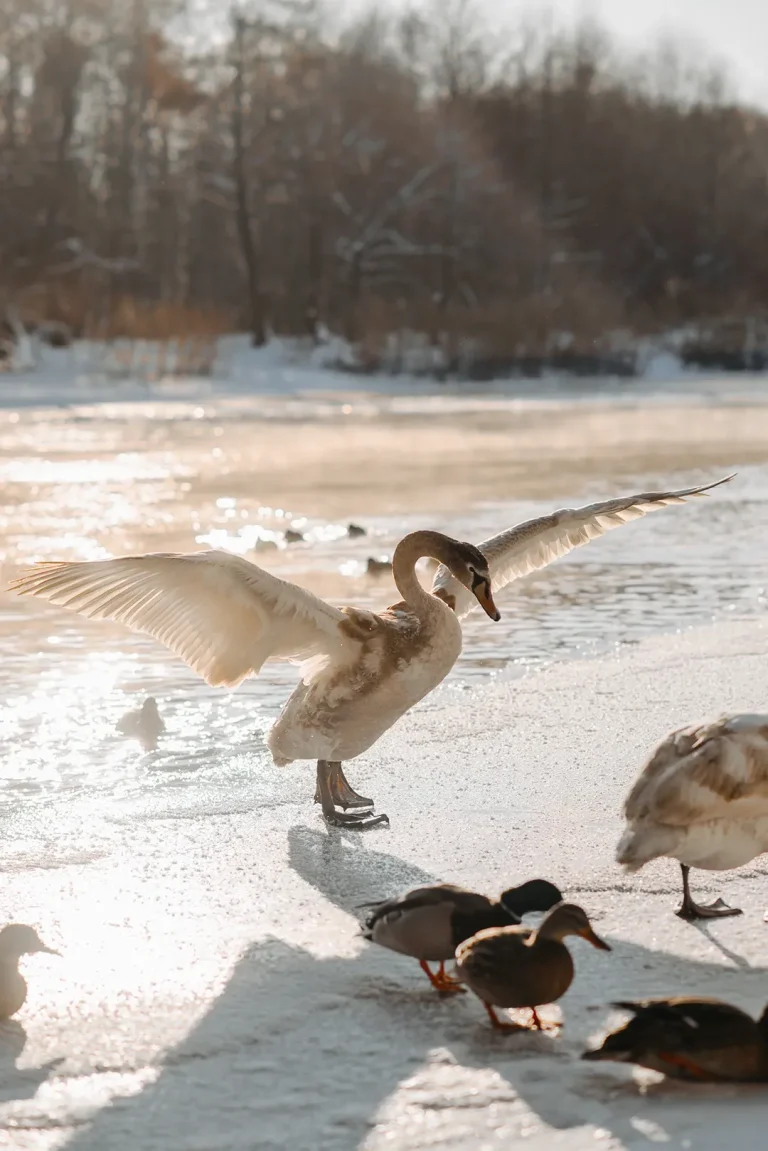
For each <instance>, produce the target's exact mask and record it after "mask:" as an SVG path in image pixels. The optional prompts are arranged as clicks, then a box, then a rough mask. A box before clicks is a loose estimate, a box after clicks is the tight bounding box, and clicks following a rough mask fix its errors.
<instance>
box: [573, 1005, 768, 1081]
mask: <svg viewBox="0 0 768 1151" xmlns="http://www.w3.org/2000/svg"><path fill="white" fill-rule="evenodd" d="M612 1006H614V1007H618V1008H620V1009H621V1010H622V1011H630V1012H631V1013H632V1015H633V1016H634V1018H633V1019H630V1020H629V1022H628V1023H625V1024H624V1026H623V1027H620V1028H619V1029H618V1030H617V1031H614V1032H612V1033H611V1034H610V1035H607V1036H606V1037H605V1039H604V1040H603V1044H602V1047H598V1048H597V1049H596V1050H595V1051H585V1052H584V1054H583V1055H582V1057H581V1058H582V1059H588V1060H593V1061H599V1060H609V1061H613V1062H617V1063H636V1064H638V1066H640V1067H649V1068H650V1069H651V1071H661V1072H663V1073H664V1074H665V1075H668V1076H670V1078H672V1079H689V1080H699V1081H707V1080H708V1081H712V1082H714V1081H717V1080H741V1081H742V1082H744V1081H746V1082H749V1081H750V1080H751V1081H760V1080H768V1007H767V1008H766V1009H765V1011H764V1012H763V1014H762V1015H761V1016H760V1019H759V1020H758V1021H757V1023H755V1021H754V1019H752V1017H751V1016H750V1015H747V1013H746V1012H745V1011H740V1010H739V1008H738V1007H731V1005H730V1004H729V1003H722V1002H721V1001H720V1000H719V999H690V998H687V997H684V996H681V997H679V998H676V999H643V1000H640V1001H639V1002H637V1003H632V1002H621V1003H614V1004H613V1005H612Z"/></svg>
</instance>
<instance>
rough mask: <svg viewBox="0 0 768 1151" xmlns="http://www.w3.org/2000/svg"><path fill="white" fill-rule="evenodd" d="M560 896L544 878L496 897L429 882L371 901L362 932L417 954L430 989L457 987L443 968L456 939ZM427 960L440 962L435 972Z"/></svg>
mask: <svg viewBox="0 0 768 1151" xmlns="http://www.w3.org/2000/svg"><path fill="white" fill-rule="evenodd" d="M562 898H563V897H562V895H561V893H560V892H559V891H558V889H557V888H556V887H555V886H554V884H552V883H547V881H546V880H545V879H531V880H529V881H528V883H522V884H520V886H519V887H510V888H509V890H508V891H504V892H502V894H501V897H500V898H499V899H498V900H496V899H489V898H488V896H487V895H480V894H478V893H477V892H475V891H467V890H466V888H463V887H456V886H454V884H452V883H435V884H433V885H431V886H429V887H415V888H413V889H412V890H411V891H406V892H405V893H404V894H403V895H398V896H396V897H395V898H394V899H385V900H384V901H383V902H382V903H377V904H375V905H373V910H372V911H371V912H370V914H369V915H368V916H367V918H366V920H365V922H364V924H363V925H362V935H363V937H364V938H365V939H368V940H370V942H371V943H378V944H380V945H381V946H382V947H387V948H389V950H390V951H397V952H399V953H400V954H401V955H410V956H411V957H412V958H413V959H418V961H419V966H420V967H421V969H422V971H423V972H424V974H425V975H426V976H427V978H428V979H429V981H430V983H431V984H432V986H433V987H434V988H435V990H436V991H463V990H464V988H463V987H462V986H461V984H460V983H458V982H457V981H456V980H455V979H452V978H451V976H450V975H447V974H446V971H445V962H446V960H448V959H453V956H454V954H455V952H456V948H457V947H458V945H459V944H460V943H463V942H464V940H465V939H469V937H470V936H471V935H475V934H476V933H477V932H478V931H482V930H483V928H486V927H509V926H511V925H512V924H515V923H519V922H520V920H521V919H522V917H523V916H524V915H526V914H527V913H528V912H529V911H549V909H550V907H554V905H555V904H556V903H560V902H561V900H562ZM430 963H439V964H440V967H439V969H438V971H437V972H436V973H435V972H433V971H432V970H431V968H430V966H429V964H430Z"/></svg>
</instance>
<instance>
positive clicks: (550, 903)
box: [499, 879, 563, 919]
mask: <svg viewBox="0 0 768 1151" xmlns="http://www.w3.org/2000/svg"><path fill="white" fill-rule="evenodd" d="M562 901H563V894H562V892H561V891H560V890H558V888H557V887H555V885H554V883H548V882H547V880H546V879H529V880H528V882H527V883H521V884H520V886H519V887H510V888H508V890H507V891H503V892H502V893H501V899H500V901H499V902H500V903H501V905H502V907H503V908H504V910H505V911H508V912H509V913H510V914H511V915H514V916H515V917H516V918H517V919H522V917H523V916H524V915H527V914H528V912H529V911H549V910H550V908H552V907H554V906H555V905H556V904H558V903H562Z"/></svg>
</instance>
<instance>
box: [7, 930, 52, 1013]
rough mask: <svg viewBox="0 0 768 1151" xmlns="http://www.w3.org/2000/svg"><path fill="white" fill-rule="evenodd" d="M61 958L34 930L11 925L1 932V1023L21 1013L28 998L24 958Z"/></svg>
mask: <svg viewBox="0 0 768 1151" xmlns="http://www.w3.org/2000/svg"><path fill="white" fill-rule="evenodd" d="M40 951H44V952H45V953H46V954H47V955H59V954H60V953H59V952H58V951H54V949H53V948H52V947H47V946H46V944H45V943H43V941H42V939H41V938H40V936H39V935H38V934H37V932H36V931H35V929H34V927H28V926H27V925H26V923H9V924H8V925H7V926H6V927H4V928H3V929H2V931H0V1019H10V1018H11V1016H12V1015H15V1014H16V1012H17V1011H19V1010H21V1008H22V1007H23V1006H24V1003H25V1001H26V998H27V982H26V980H25V978H24V976H23V975H22V974H21V972H20V971H19V960H20V959H21V957H22V955H35V954H37V953H38V952H40Z"/></svg>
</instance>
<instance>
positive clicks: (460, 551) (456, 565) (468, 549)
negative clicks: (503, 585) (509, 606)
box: [435, 540, 501, 621]
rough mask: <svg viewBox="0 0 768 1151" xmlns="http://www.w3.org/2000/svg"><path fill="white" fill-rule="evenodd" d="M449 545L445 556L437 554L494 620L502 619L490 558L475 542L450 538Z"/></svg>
mask: <svg viewBox="0 0 768 1151" xmlns="http://www.w3.org/2000/svg"><path fill="white" fill-rule="evenodd" d="M448 544H449V546H448V547H447V548H446V549H445V554H444V555H443V556H439V557H438V556H436V557H435V558H436V559H440V560H441V562H442V563H444V564H445V566H446V567H447V568H448V570H449V571H450V573H451V575H453V576H455V577H456V579H457V580H458V581H459V583H462V584H464V587H465V588H467V590H468V591H471V592H472V595H473V596H474V597H475V599H476V600H477V602H478V603H479V604H480V607H481V608H482V609H483V611H484V612H485V614H486V615H488V616H490V617H491V619H492V620H497V621H498V620H500V619H501V616H500V615H499V612H498V611H497V609H496V604H495V603H494V602H493V595H492V593H491V573H490V571H489V570H488V560H487V559H486V558H485V556H484V555H483V553H482V552H481V551H480V549H479V548H476V547H475V546H474V544H467V543H461V542H460V541H459V540H448Z"/></svg>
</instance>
